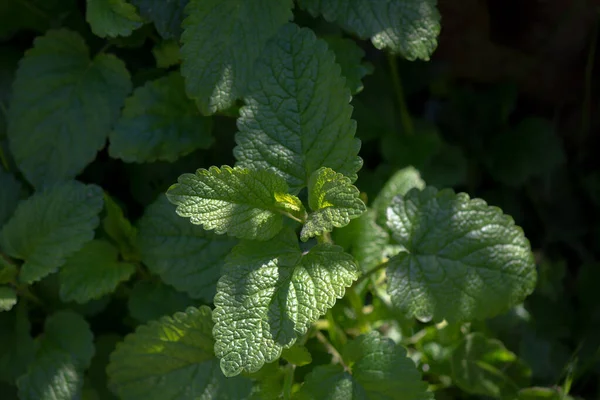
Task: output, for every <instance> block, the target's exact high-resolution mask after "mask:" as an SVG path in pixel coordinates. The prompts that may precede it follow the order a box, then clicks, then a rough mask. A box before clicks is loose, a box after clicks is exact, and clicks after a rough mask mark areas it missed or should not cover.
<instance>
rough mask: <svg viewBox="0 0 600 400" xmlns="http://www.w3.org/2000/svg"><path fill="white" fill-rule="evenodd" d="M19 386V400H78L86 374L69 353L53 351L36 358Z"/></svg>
mask: <svg viewBox="0 0 600 400" xmlns="http://www.w3.org/2000/svg"><path fill="white" fill-rule="evenodd" d="M17 386H18V388H19V399H20V400H72V399H79V398H81V397H80V396H81V391H82V389H83V373H82V372H81V371H80V370H79V368H78V367H77V366H76V365H75V364H74V363H73V360H72V359H71V357H70V356H69V355H68V354H67V353H61V352H57V351H50V352H47V353H44V354H42V355H40V356H39V357H37V358H36V360H35V361H34V362H33V363H32V364H31V366H30V367H29V369H28V371H27V373H26V374H25V375H23V376H21V377H20V378H19V379H18V381H17Z"/></svg>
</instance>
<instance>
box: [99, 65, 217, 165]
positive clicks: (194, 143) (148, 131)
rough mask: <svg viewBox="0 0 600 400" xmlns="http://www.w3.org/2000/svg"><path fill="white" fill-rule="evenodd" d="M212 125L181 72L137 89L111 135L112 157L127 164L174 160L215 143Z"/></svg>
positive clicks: (110, 152) (126, 103)
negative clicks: (185, 82)
mask: <svg viewBox="0 0 600 400" xmlns="http://www.w3.org/2000/svg"><path fill="white" fill-rule="evenodd" d="M211 129H212V122H211V120H210V119H209V118H207V117H203V116H201V115H200V113H199V112H198V108H197V107H196V104H195V103H194V102H193V101H192V100H190V99H189V98H188V97H187V96H186V94H185V89H184V82H183V78H182V77H181V75H180V74H179V72H172V73H171V74H169V75H167V76H164V77H162V78H159V79H156V80H154V81H150V82H147V83H146V84H145V85H144V86H142V87H139V88H137V89H135V91H134V92H133V95H132V96H131V97H129V98H128V99H127V100H126V101H125V108H124V109H123V114H122V115H121V117H120V118H119V120H118V121H117V124H116V126H115V128H114V130H113V131H112V132H111V134H110V146H109V148H108V151H109V154H110V156H111V157H114V158H120V159H122V160H123V161H125V162H139V163H141V162H152V161H171V162H173V161H175V160H177V159H178V158H179V157H182V156H185V155H186V154H189V153H191V152H192V151H194V150H197V149H206V148H208V147H209V146H210V145H211V144H212V143H213V138H212V136H211V135H210V131H211Z"/></svg>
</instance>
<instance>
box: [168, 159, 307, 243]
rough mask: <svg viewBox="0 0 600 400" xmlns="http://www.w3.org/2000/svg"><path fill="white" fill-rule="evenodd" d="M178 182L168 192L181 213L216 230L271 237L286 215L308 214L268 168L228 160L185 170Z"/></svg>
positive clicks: (221, 232)
mask: <svg viewBox="0 0 600 400" xmlns="http://www.w3.org/2000/svg"><path fill="white" fill-rule="evenodd" d="M177 182H178V183H177V184H175V185H173V186H171V187H170V188H169V190H168V191H167V198H168V199H169V201H170V202H171V203H173V204H175V205H177V214H178V215H180V216H182V217H188V218H190V221H191V222H192V223H193V224H197V225H201V226H202V227H203V228H204V229H206V230H214V231H215V233H217V234H224V233H227V234H228V235H230V236H235V237H237V238H240V239H256V240H267V239H270V238H272V237H273V236H274V235H276V234H277V232H279V231H280V230H281V228H282V227H283V214H287V213H291V214H292V215H294V214H296V215H303V214H304V206H303V205H302V203H301V202H300V200H299V199H298V198H297V197H295V196H290V195H288V190H289V188H288V185H287V184H286V182H285V181H284V180H283V179H282V178H281V177H279V176H277V175H275V174H273V173H271V172H269V171H252V170H248V169H243V168H231V167H228V166H226V165H224V166H223V167H221V169H219V168H217V167H210V168H209V169H208V170H206V169H199V170H197V171H196V173H195V174H183V175H181V176H180V177H179V179H178V180H177Z"/></svg>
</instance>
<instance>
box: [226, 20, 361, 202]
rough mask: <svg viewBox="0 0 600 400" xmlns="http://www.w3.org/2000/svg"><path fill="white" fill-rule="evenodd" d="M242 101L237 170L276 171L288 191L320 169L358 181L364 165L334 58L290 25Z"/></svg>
mask: <svg viewBox="0 0 600 400" xmlns="http://www.w3.org/2000/svg"><path fill="white" fill-rule="evenodd" d="M244 101H245V103H246V105H245V106H244V107H242V108H241V109H240V118H239V119H238V129H239V130H240V132H239V133H238V134H237V135H236V142H237V147H236V148H235V149H234V155H235V157H236V158H237V160H238V164H237V165H239V166H241V167H247V168H252V169H255V170H263V169H270V170H272V171H275V172H276V173H277V174H279V175H281V176H283V177H284V178H285V179H286V181H287V182H288V184H289V185H290V188H291V190H292V193H298V192H299V191H300V189H302V188H303V187H305V186H307V185H308V180H309V178H310V176H311V175H312V173H313V172H315V171H316V170H318V169H319V168H321V167H329V168H331V169H333V170H334V171H337V172H338V173H342V174H344V175H346V176H347V177H349V178H350V180H351V181H352V182H354V181H355V180H356V178H357V176H356V172H357V171H358V170H359V169H360V167H361V166H362V160H361V158H360V157H358V151H359V149H360V140H358V139H356V138H355V137H354V133H355V132H356V123H355V121H353V120H352V119H351V118H350V117H351V114H352V107H351V106H350V105H349V104H348V102H349V101H350V92H349V91H348V89H347V88H346V86H345V84H344V78H343V77H342V76H341V75H340V67H339V66H338V65H337V64H336V63H335V57H334V55H333V53H332V52H331V51H329V50H328V49H327V44H326V43H325V42H324V41H322V40H318V39H317V38H316V37H315V35H314V33H313V32H312V31H310V30H309V29H305V28H298V26H296V25H293V24H287V25H286V26H284V27H283V28H282V29H281V30H280V31H279V33H278V34H277V36H276V37H275V38H274V39H273V40H272V41H271V42H269V44H268V45H267V47H266V48H265V50H264V52H263V54H262V56H261V57H260V59H259V61H258V62H257V66H256V72H255V79H254V80H253V81H252V82H251V84H250V90H249V92H248V95H247V96H246V97H245V98H244Z"/></svg>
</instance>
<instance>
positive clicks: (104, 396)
mask: <svg viewBox="0 0 600 400" xmlns="http://www.w3.org/2000/svg"><path fill="white" fill-rule="evenodd" d="M122 341H123V337H121V336H120V335H117V334H114V333H108V334H104V335H99V336H96V340H95V341H94V345H95V347H96V351H95V353H94V358H92V364H91V365H90V368H89V369H88V371H87V375H86V377H87V378H88V379H89V382H90V386H92V387H93V388H94V389H95V390H96V391H97V392H98V399H97V400H118V399H117V397H116V396H115V395H114V394H113V393H112V392H111V391H110V389H109V388H108V376H107V375H106V366H107V365H108V362H109V360H110V355H111V354H112V352H113V351H114V350H115V348H116V347H117V344H118V343H120V342H122ZM84 399H85V397H84Z"/></svg>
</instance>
